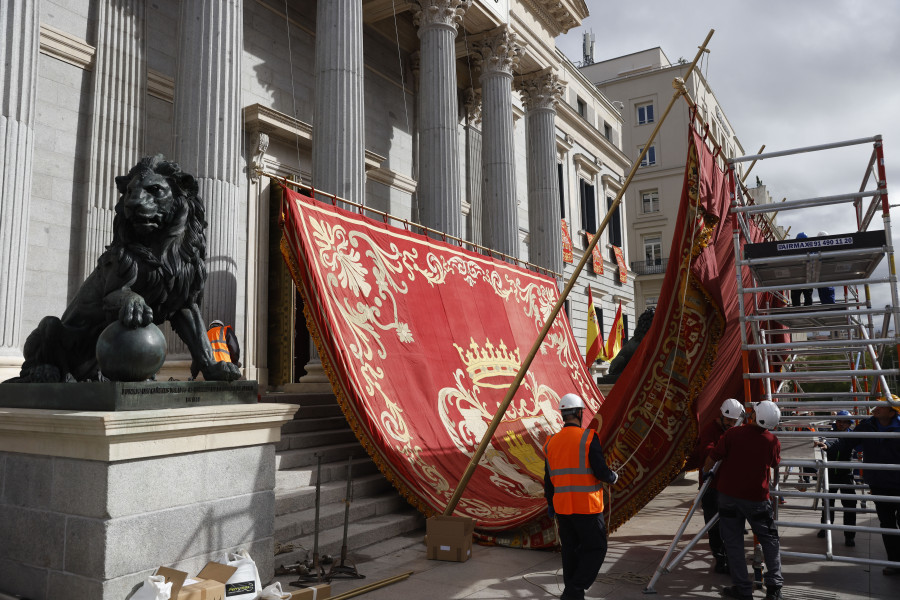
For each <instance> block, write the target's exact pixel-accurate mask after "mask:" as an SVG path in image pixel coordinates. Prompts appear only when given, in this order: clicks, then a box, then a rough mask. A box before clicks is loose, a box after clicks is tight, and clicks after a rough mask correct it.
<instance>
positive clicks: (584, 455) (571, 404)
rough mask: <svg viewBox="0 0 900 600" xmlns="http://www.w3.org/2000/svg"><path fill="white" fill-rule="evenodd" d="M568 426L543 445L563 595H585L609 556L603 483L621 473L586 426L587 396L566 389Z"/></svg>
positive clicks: (568, 599)
mask: <svg viewBox="0 0 900 600" xmlns="http://www.w3.org/2000/svg"><path fill="white" fill-rule="evenodd" d="M559 411H560V413H562V418H563V428H562V429H561V430H560V431H559V432H558V433H556V434H554V435H553V436H552V437H550V439H548V440H547V443H546V444H544V456H545V457H546V460H545V463H544V496H545V497H546V498H547V505H548V513H549V514H550V516H551V517H552V516H554V515H555V516H556V520H557V523H558V525H559V541H560V545H561V547H562V568H563V582H564V584H565V589H564V590H563V593H562V596H561V597H560V598H561V600H582V599H583V598H584V591H585V590H586V589H588V588H589V587H591V584H593V583H594V580H595V579H597V573H599V572H600V567H601V566H602V565H603V559H604V558H606V523H605V521H604V520H603V485H602V484H603V482H606V483H610V484H613V483H615V482H616V480H617V479H618V478H619V476H618V475H616V473H614V472H613V471H611V470H610V468H609V467H608V466H607V464H606V459H605V458H604V457H603V448H602V447H601V445H600V438H599V437H598V436H597V432H596V430H594V429H582V427H581V419H582V416H583V414H584V401H583V400H582V399H581V397H580V396H578V395H577V394H566V395H565V396H563V397H562V398H561V399H560V401H559Z"/></svg>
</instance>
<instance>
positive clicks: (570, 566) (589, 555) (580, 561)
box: [556, 513, 606, 600]
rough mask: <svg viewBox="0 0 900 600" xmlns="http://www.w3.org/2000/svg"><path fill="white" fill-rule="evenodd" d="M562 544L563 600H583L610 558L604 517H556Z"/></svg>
mask: <svg viewBox="0 0 900 600" xmlns="http://www.w3.org/2000/svg"><path fill="white" fill-rule="evenodd" d="M556 521H557V523H558V524H559V541H560V543H561V545H562V567H563V582H564V583H565V586H566V588H565V590H563V593H562V596H561V597H560V600H582V598H584V591H585V590H586V589H588V588H589V587H591V585H592V584H593V583H594V580H595V579H597V573H599V572H600V567H601V566H602V565H603V559H604V558H606V521H604V519H603V514H602V513H598V514H596V515H559V514H558V515H556Z"/></svg>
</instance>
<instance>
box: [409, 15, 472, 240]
mask: <svg viewBox="0 0 900 600" xmlns="http://www.w3.org/2000/svg"><path fill="white" fill-rule="evenodd" d="M470 5H471V0H417V1H416V2H415V3H413V11H414V14H415V23H416V25H417V26H418V28H419V41H420V47H419V61H420V67H419V79H418V81H419V94H418V109H417V111H418V118H419V183H418V190H417V195H418V203H419V220H420V221H421V222H422V225H425V226H426V227H431V228H433V229H437V230H438V231H442V232H444V233H448V234H450V235H453V236H457V237H460V230H461V229H462V228H461V220H462V217H461V213H462V199H461V196H460V189H459V180H460V177H459V133H458V127H459V103H458V100H457V88H456V47H455V43H456V32H457V29H456V28H457V24H458V23H459V22H461V21H462V18H463V15H464V14H465V11H466V9H468V8H469V6H470Z"/></svg>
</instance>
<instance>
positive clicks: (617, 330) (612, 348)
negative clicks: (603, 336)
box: [600, 302, 625, 361]
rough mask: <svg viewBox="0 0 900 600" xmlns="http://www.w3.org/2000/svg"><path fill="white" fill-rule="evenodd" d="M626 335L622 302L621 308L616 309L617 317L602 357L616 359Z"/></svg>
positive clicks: (607, 359) (608, 359)
mask: <svg viewBox="0 0 900 600" xmlns="http://www.w3.org/2000/svg"><path fill="white" fill-rule="evenodd" d="M624 337H625V325H624V324H623V323H622V303H621V302H620V303H619V308H618V309H617V310H616V318H615V319H613V324H612V328H611V329H610V331H609V338H608V339H607V340H606V344H605V345H604V347H603V352H602V356H601V357H600V358H602V359H603V360H606V361H610V360H612V359H614V358H615V357H616V354H618V353H619V350H621V349H622V339H623V338H624Z"/></svg>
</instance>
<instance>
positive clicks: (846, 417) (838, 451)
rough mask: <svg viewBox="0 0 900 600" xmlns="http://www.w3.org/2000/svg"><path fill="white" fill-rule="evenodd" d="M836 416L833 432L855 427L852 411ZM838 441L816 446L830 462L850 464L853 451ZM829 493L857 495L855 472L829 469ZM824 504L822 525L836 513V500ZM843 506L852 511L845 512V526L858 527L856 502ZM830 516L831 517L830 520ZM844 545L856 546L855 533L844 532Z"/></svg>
mask: <svg viewBox="0 0 900 600" xmlns="http://www.w3.org/2000/svg"><path fill="white" fill-rule="evenodd" d="M836 416H837V419H836V420H835V422H834V423H833V424H832V426H831V429H832V430H833V431H849V430H850V428H851V427H852V426H853V421H852V420H851V419H850V417H851V415H850V411H846V410H841V411H838V413H837V415H836ZM838 439H839V438H832V439H830V440H826V441H824V442H815V445H816V446H818V447H820V448H823V449H824V450H825V456H827V457H828V460H829V461H832V462H850V460H851V459H852V458H853V449H852V448H850V447H849V446H840V445H838V443H837V442H838ZM827 491H829V492H837V493H839V494H846V495H848V496H851V495H853V494H855V493H856V491H855V490H854V489H853V471H852V470H851V469H828V490H827ZM823 504H824V506H823V507H822V523H832V522H834V511H833V510H832V509H833V508H834V498H831V499H830V500H828V501H827V504H826V503H825V502H824V501H823ZM841 506H843V507H844V508H846V509H851V510H844V511H843V513H844V516H843V523H844V525H849V526H854V525H856V512H854V511H853V510H852V509H854V508H856V500H841ZM829 516H830V517H831V518H830V519H829ZM819 537H820V538H821V537H825V530H824V529H820V530H819ZM844 545H845V546H851V547H852V546H855V545H856V532H855V531H845V532H844Z"/></svg>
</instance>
